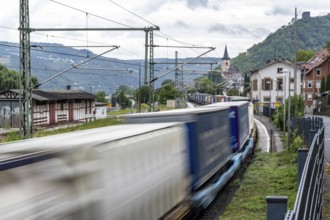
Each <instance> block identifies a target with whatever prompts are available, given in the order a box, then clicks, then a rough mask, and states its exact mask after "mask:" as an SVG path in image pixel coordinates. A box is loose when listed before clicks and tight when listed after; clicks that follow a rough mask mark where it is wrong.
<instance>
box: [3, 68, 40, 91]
mask: <svg viewBox="0 0 330 220" xmlns="http://www.w3.org/2000/svg"><path fill="white" fill-rule="evenodd" d="M36 85H38V79H37V78H36V77H31V86H32V88H34V87H35V86H36ZM19 88H20V73H18V72H16V71H14V70H10V69H8V68H7V67H5V66H3V65H1V64H0V91H5V90H8V89H19Z"/></svg>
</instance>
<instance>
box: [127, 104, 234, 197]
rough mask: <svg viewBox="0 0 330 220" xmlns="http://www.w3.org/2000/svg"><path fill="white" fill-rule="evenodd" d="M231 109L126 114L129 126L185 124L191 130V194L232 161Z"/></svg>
mask: <svg viewBox="0 0 330 220" xmlns="http://www.w3.org/2000/svg"><path fill="white" fill-rule="evenodd" d="M228 114H229V108H228V107H222V108H205V109H177V110H170V111H163V112H151V113H142V114H129V115H123V116H122V119H123V120H124V121H126V122H127V123H155V122H172V121H179V122H184V123H185V124H186V126H187V128H188V143H189V146H188V149H189V161H190V163H189V164H190V174H191V178H192V185H191V191H192V192H193V191H196V190H198V189H199V188H201V187H202V186H203V184H205V183H206V182H207V181H208V180H209V179H210V178H211V177H212V176H213V175H215V174H216V173H217V172H218V171H219V170H220V169H221V168H222V167H223V166H224V165H225V164H227V163H228V161H229V160H230V159H231V158H232V152H231V145H230V135H229V134H230V132H229V119H228Z"/></svg>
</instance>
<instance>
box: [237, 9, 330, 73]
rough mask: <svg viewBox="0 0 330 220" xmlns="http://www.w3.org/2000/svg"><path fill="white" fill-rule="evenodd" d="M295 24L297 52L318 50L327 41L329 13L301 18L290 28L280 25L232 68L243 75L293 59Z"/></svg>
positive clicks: (329, 28)
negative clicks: (275, 60) (269, 64)
mask: <svg viewBox="0 0 330 220" xmlns="http://www.w3.org/2000/svg"><path fill="white" fill-rule="evenodd" d="M294 25H296V28H297V31H296V32H297V42H296V43H297V50H299V49H302V50H313V51H317V50H319V49H321V48H322V47H324V46H325V45H326V43H327V42H329V41H330V37H327V36H330V14H328V15H325V16H316V17H308V18H301V19H298V20H297V21H296V24H293V25H283V26H282V27H281V28H279V29H278V30H277V31H275V32H274V33H270V34H269V35H268V36H267V37H266V39H265V40H263V41H262V42H260V43H258V44H255V45H253V46H252V47H250V48H249V49H248V50H247V51H246V52H244V53H240V54H239V55H238V56H236V57H234V58H232V59H231V67H232V68H234V69H239V70H240V72H242V73H245V72H249V71H252V70H254V69H257V68H260V67H261V66H263V65H264V64H266V62H267V61H268V60H274V59H278V58H287V59H290V60H293V57H294V40H295V37H294V28H295V27H294Z"/></svg>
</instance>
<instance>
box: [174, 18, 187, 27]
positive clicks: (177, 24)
mask: <svg viewBox="0 0 330 220" xmlns="http://www.w3.org/2000/svg"><path fill="white" fill-rule="evenodd" d="M174 26H176V27H179V28H189V27H190V26H189V25H188V24H187V23H185V22H183V21H180V20H179V21H177V22H175V24H174Z"/></svg>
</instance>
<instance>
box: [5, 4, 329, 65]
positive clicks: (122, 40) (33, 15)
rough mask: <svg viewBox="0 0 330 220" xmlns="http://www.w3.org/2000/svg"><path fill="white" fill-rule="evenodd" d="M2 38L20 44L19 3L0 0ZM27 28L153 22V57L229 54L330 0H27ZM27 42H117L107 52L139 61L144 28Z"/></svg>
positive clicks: (324, 8)
mask: <svg viewBox="0 0 330 220" xmlns="http://www.w3.org/2000/svg"><path fill="white" fill-rule="evenodd" d="M0 2H1V3H2V4H1V5H2V6H1V8H0V40H1V41H10V42H18V40H19V31H18V30H17V28H18V26H19V1H18V0H16V1H12V0H0ZM29 7H30V27H31V28H54V27H56V28H86V27H88V28H107V27H108V28H116V27H124V28H128V27H135V28H143V27H147V26H153V25H157V26H159V27H160V31H155V32H154V44H155V45H160V46H170V47H157V48H155V57H165V58H174V54H175V51H178V55H179V57H194V56H198V55H200V54H202V53H204V52H205V51H207V49H191V48H179V47H177V48H175V47H172V46H180V47H181V46H183V45H195V46H203V47H216V50H215V51H212V52H210V53H208V54H207V56H212V57H222V56H223V52H224V47H225V45H226V44H227V47H228V52H229V56H230V57H235V56H237V55H238V54H239V53H242V52H245V51H246V50H247V49H248V48H250V47H251V46H253V44H256V43H259V42H261V41H263V40H264V39H265V38H266V37H267V36H268V34H269V33H271V32H275V31H276V30H277V29H278V28H280V27H281V26H283V25H287V24H288V22H289V21H291V19H292V18H293V17H294V10H295V7H297V10H298V18H301V14H302V12H303V11H310V12H311V16H320V15H326V14H328V13H330V1H329V0H315V1H310V0H276V1H274V0H138V1H137V0H120V1H119V0H65V1H64V0H29ZM31 41H33V42H47V43H61V44H64V45H68V46H86V47H88V49H90V50H93V51H94V52H95V53H102V52H103V51H106V50H108V49H109V48H106V47H101V48H100V47H93V46H100V45H118V46H120V48H119V49H118V50H115V51H113V52H110V53H109V54H107V55H108V56H112V57H116V58H120V59H143V57H144V44H145V34H144V32H143V31H121V32H118V31H116V32H114V31H112V32H111V31H106V32H105V31H94V32H88V33H87V32H85V31H84V32H76V31H70V32H32V33H31Z"/></svg>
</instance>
